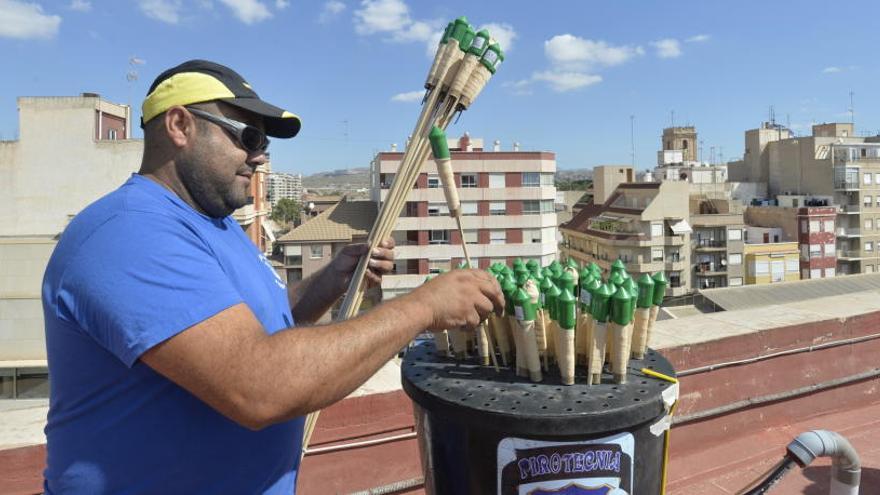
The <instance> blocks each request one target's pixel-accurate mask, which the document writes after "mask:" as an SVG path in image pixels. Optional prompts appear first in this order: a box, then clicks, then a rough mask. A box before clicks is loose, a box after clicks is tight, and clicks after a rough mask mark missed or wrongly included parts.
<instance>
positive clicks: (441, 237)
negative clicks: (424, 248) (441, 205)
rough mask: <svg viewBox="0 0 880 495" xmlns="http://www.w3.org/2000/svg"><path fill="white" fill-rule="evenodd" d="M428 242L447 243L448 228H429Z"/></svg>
mask: <svg viewBox="0 0 880 495" xmlns="http://www.w3.org/2000/svg"><path fill="white" fill-rule="evenodd" d="M428 244H449V231H448V230H429V231H428Z"/></svg>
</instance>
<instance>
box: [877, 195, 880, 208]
mask: <svg viewBox="0 0 880 495" xmlns="http://www.w3.org/2000/svg"><path fill="white" fill-rule="evenodd" d="M877 206H880V196H877Z"/></svg>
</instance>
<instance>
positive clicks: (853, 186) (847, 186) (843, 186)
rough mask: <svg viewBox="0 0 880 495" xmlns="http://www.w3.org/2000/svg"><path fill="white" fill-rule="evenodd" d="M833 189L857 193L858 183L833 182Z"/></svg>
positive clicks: (854, 181) (855, 181)
mask: <svg viewBox="0 0 880 495" xmlns="http://www.w3.org/2000/svg"><path fill="white" fill-rule="evenodd" d="M834 189H835V190H838V191H858V190H859V181H857V180H835V181H834Z"/></svg>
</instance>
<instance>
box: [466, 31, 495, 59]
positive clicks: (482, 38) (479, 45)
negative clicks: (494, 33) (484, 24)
mask: <svg viewBox="0 0 880 495" xmlns="http://www.w3.org/2000/svg"><path fill="white" fill-rule="evenodd" d="M489 38H491V36H489V31H487V30H485V29H481V30H480V31H479V32H478V33H477V35H476V36H474V39H473V41H471V44H470V48H468V53H470V54H472V55H476V56H477V57H482V56H483V52H485V51H486V48H489Z"/></svg>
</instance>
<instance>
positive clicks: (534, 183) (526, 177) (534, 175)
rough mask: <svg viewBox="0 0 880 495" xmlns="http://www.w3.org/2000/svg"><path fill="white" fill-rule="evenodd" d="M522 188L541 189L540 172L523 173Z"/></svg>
mask: <svg viewBox="0 0 880 495" xmlns="http://www.w3.org/2000/svg"><path fill="white" fill-rule="evenodd" d="M522 186H523V187H540V186H541V174H539V173H538V172H523V174H522Z"/></svg>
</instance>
